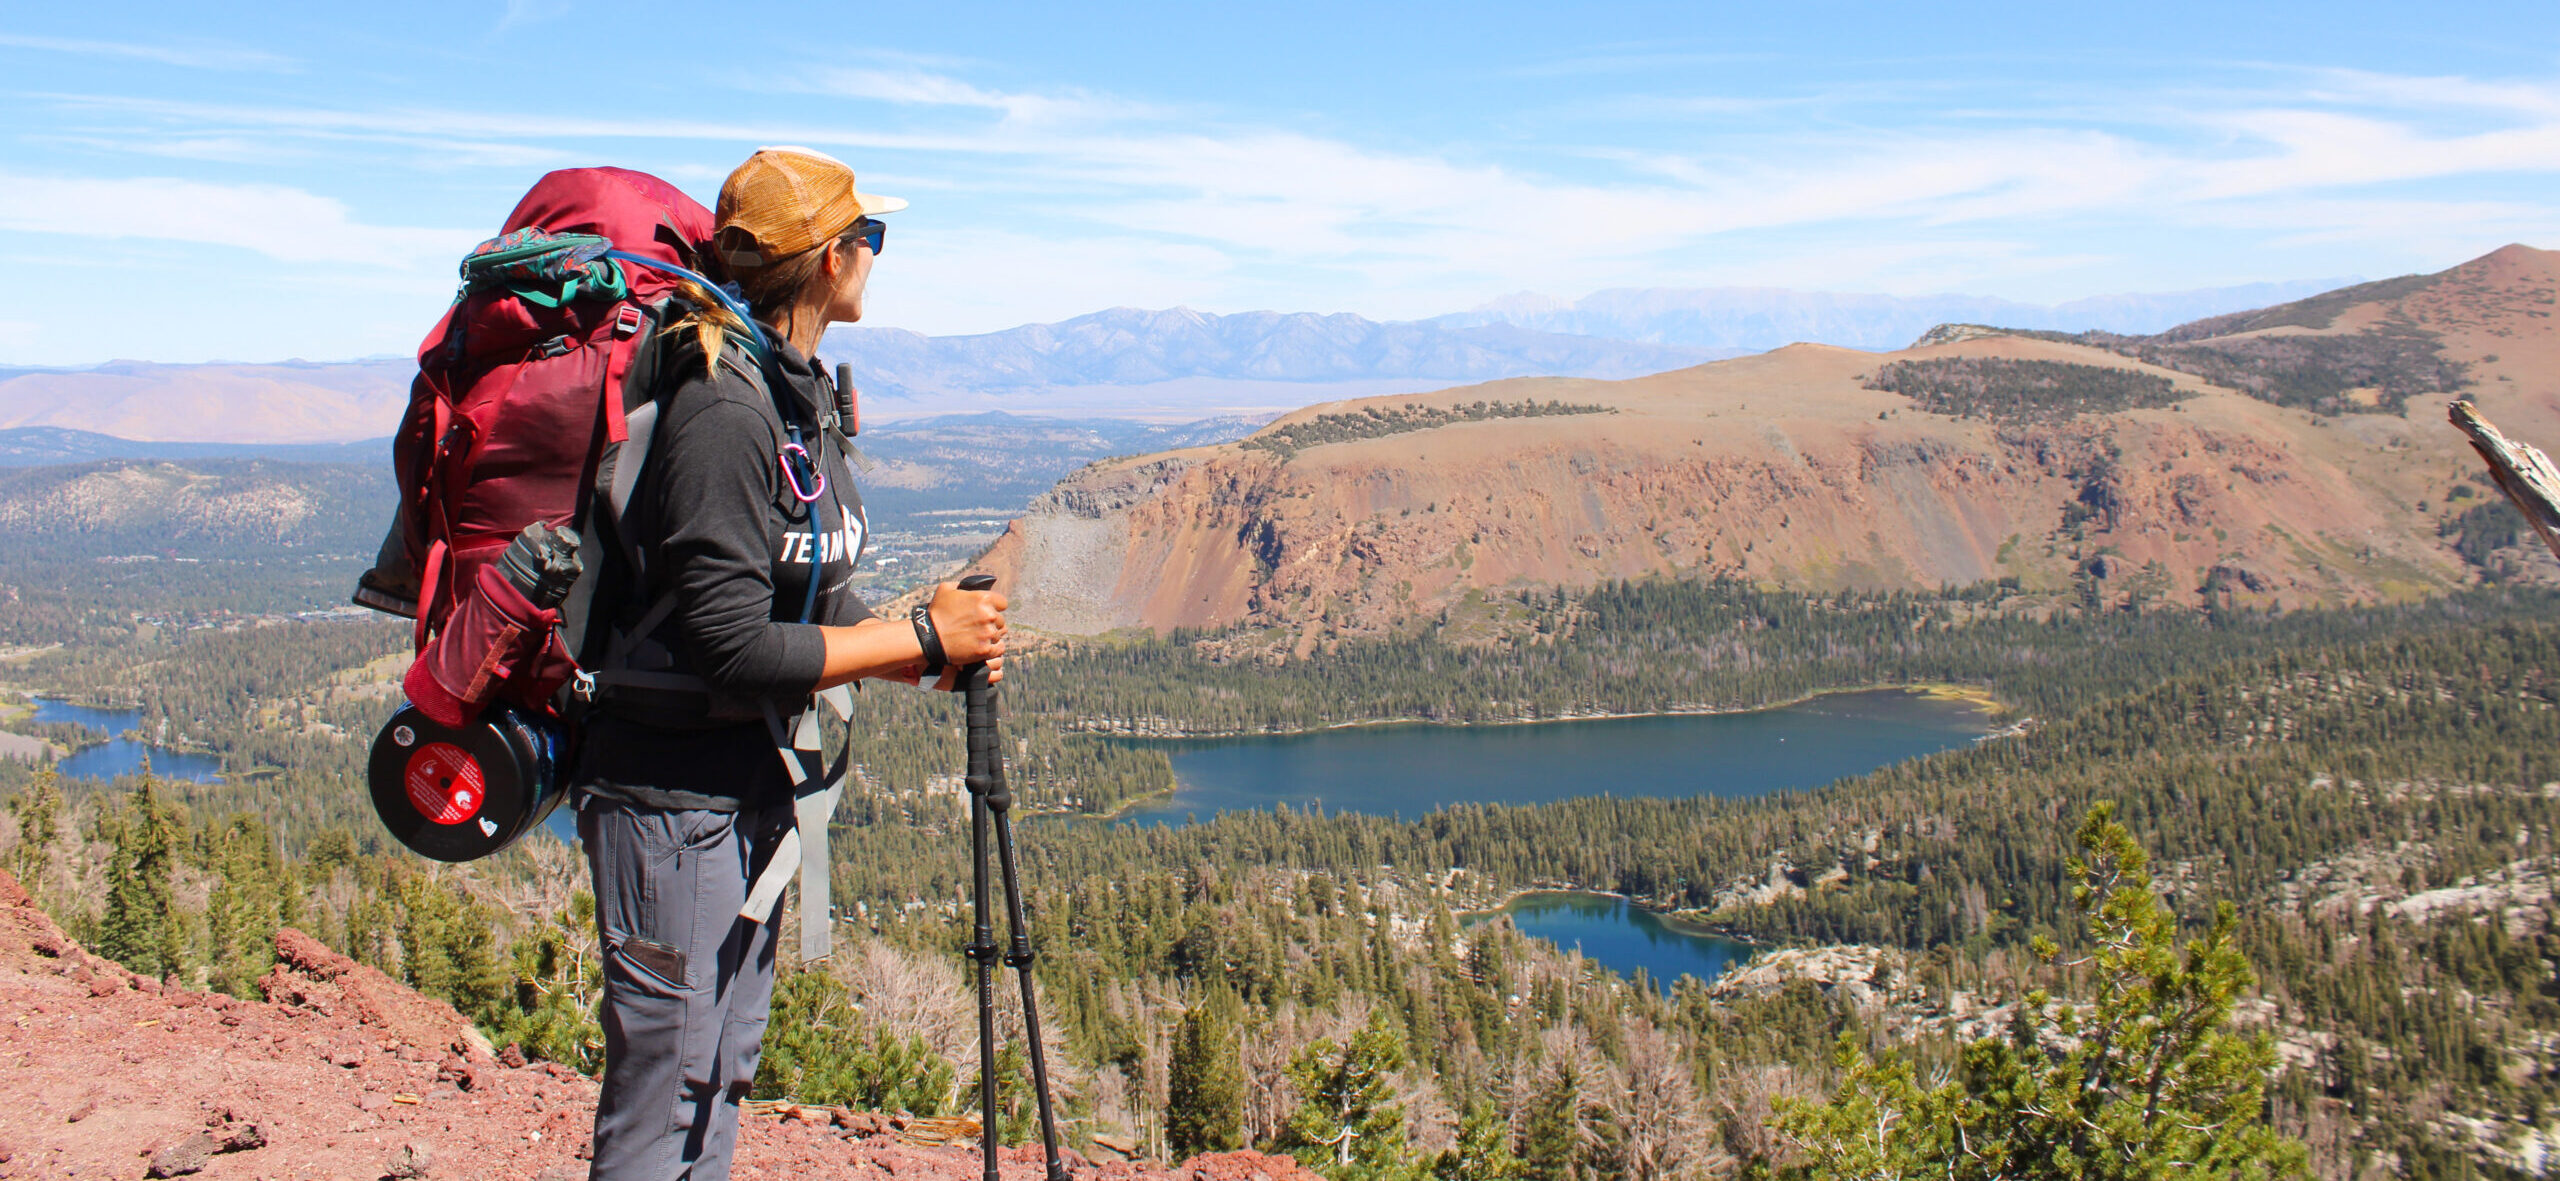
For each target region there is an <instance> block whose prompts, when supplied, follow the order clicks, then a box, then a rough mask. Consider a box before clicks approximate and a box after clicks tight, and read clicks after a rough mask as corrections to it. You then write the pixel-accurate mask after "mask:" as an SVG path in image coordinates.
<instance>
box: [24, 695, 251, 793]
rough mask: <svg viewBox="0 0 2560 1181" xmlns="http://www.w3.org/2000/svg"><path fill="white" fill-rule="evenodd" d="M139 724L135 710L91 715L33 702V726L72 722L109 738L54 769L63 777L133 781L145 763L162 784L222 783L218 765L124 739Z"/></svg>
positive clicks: (87, 710)
mask: <svg viewBox="0 0 2560 1181" xmlns="http://www.w3.org/2000/svg"><path fill="white" fill-rule="evenodd" d="M141 718H142V711H141V710H138V709H96V708H92V707H90V706H86V705H73V704H71V703H70V702H67V701H50V700H46V699H44V698H38V699H37V700H36V716H35V720H36V721H39V722H77V723H79V724H80V725H83V726H87V727H89V728H91V729H95V730H104V731H106V732H107V733H108V734H109V735H111V736H112V737H110V738H108V739H107V741H106V743H105V744H104V745H100V746H92V747H89V748H88V749H86V750H83V751H81V752H79V753H78V754H75V755H72V756H71V757H70V758H67V759H64V760H62V761H61V762H60V763H57V764H55V767H56V769H57V770H59V771H61V772H62V773H63V774H64V775H68V776H71V777H72V778H75V779H113V778H115V777H116V776H118V775H136V774H140V773H141V771H142V763H143V760H145V759H149V760H150V761H151V773H152V774H154V775H157V776H159V777H161V778H163V779H184V780H187V781H189V782H193V783H213V782H217V781H219V780H220V779H221V778H222V760H220V759H217V758H215V757H213V756H211V755H200V754H189V753H187V752H184V751H175V750H167V749H163V748H161V747H156V746H152V745H151V744H149V743H145V742H137V741H135V740H133V739H132V738H128V737H126V736H125V733H126V731H128V730H131V729H132V728H133V726H134V723H136V722H137V721H139V720H141Z"/></svg>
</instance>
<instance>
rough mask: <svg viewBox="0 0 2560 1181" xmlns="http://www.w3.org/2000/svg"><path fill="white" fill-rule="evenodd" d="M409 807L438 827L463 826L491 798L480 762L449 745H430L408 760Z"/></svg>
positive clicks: (447, 743) (419, 749)
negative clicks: (482, 776)
mask: <svg viewBox="0 0 2560 1181" xmlns="http://www.w3.org/2000/svg"><path fill="white" fill-rule="evenodd" d="M407 778H408V783H409V806H411V807H413V808H416V809H417V810H418V815H420V816H424V817H426V818H427V819H429V820H432V821H435V822H436V823H438V824H460V823H462V822H463V821H465V820H469V819H471V817H472V816H473V815H474V814H476V813H478V812H479V811H480V803H481V801H483V800H485V799H487V798H488V796H489V792H488V789H487V787H486V783H485V781H484V780H483V779H482V778H481V776H480V762H479V760H477V759H474V758H472V757H471V755H470V754H469V752H466V751H464V750H463V749H462V748H461V747H458V746H455V745H454V744H452V743H450V742H430V743H428V744H426V745H425V746H422V747H419V748H418V751H417V753H416V754H413V755H410V756H409V772H408V776H407Z"/></svg>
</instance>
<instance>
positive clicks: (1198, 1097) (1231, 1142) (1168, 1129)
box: [1164, 989, 1244, 1160]
mask: <svg viewBox="0 0 2560 1181" xmlns="http://www.w3.org/2000/svg"><path fill="white" fill-rule="evenodd" d="M1234 1007H1236V1001H1235V998H1234V996H1233V994H1231V993H1227V992H1226V991H1225V990H1223V989H1217V990H1214V992H1213V995H1210V996H1204V997H1203V998H1202V999H1201V1003H1199V1004H1196V1005H1193V1006H1192V1007H1191V1009H1190V1011H1189V1012H1186V1013H1184V1014H1183V1015H1182V1027H1181V1029H1180V1030H1179V1031H1178V1032H1177V1033H1176V1034H1175V1035H1174V1042H1173V1062H1172V1065H1171V1072H1170V1073H1171V1084H1170V1093H1171V1097H1170V1100H1169V1101H1168V1103H1167V1105H1166V1110H1165V1117H1164V1122H1165V1140H1166V1142H1167V1143H1168V1144H1169V1145H1171V1147H1172V1150H1173V1156H1174V1158H1175V1159H1177V1160H1179V1159H1182V1158H1184V1157H1188V1156H1193V1155H1196V1154H1199V1153H1203V1152H1232V1151H1234V1150H1236V1149H1239V1148H1242V1147H1244V1062H1243V1060H1242V1058H1240V1057H1239V1056H1238V1054H1237V1052H1236V1044H1235V1043H1236V1036H1235V1022H1234V1019H1233V1017H1232V1016H1231V1014H1230V1012H1229V1010H1230V1009H1232V1008H1234Z"/></svg>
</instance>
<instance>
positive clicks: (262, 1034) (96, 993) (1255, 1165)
mask: <svg viewBox="0 0 2560 1181" xmlns="http://www.w3.org/2000/svg"><path fill="white" fill-rule="evenodd" d="M276 945H277V953H278V958H277V963H276V966H275V969H274V971H273V972H271V973H270V974H269V975H268V976H267V978H266V979H265V981H264V982H263V988H264V990H265V992H266V995H267V998H268V999H267V1000H266V1001H263V1002H252V1001H242V1000H234V999H232V998H230V997H226V996H222V995H219V994H214V993H202V992H191V991H188V990H186V989H183V988H177V987H172V986H168V985H164V984H162V983H159V982H156V981H152V980H148V979H144V978H142V977H139V976H136V975H134V974H133V973H131V972H127V971H125V970H124V969H123V968H121V967H118V966H117V965H115V964H113V963H111V962H109V961H107V960H104V959H100V958H98V957H97V956H94V955H91V954H89V953H88V952H86V951H84V950H83V949H82V948H81V947H80V946H79V945H78V944H76V943H74V942H72V941H71V940H70V939H68V938H66V937H65V936H64V935H63V933H62V931H61V930H60V929H59V928H57V927H56V926H55V925H54V924H53V922H52V920H51V919H49V918H47V917H46V916H45V915H44V913H43V912H42V911H40V910H38V909H37V908H36V907H35V906H34V905H33V904H32V903H31V902H30V900H29V899H28V897H27V895H26V892H25V891H24V890H22V889H20V888H19V886H18V883H17V882H16V881H15V880H14V879H11V878H10V877H9V876H8V875H7V874H6V873H0V1064H5V1066H0V1177H141V1176H144V1175H146V1173H148V1174H150V1175H169V1176H199V1177H205V1178H253V1177H256V1178H282V1177H290V1178H306V1177H317V1178H338V1177H346V1178H374V1177H384V1176H401V1177H407V1176H424V1177H452V1178H544V1179H558V1181H569V1179H572V1178H583V1177H585V1176H586V1172H587V1170H586V1162H585V1161H584V1159H583V1153H584V1149H585V1146H586V1142H587V1132H588V1128H589V1124H590V1121H591V1120H592V1119H593V1117H594V1112H595V1085H594V1084H593V1083H592V1082H590V1081H589V1080H587V1079H585V1078H582V1077H580V1076H578V1075H577V1074H575V1073H572V1072H570V1071H568V1070H564V1069H561V1068H559V1067H557V1066H554V1065H551V1064H547V1063H542V1064H523V1063H521V1062H520V1061H516V1060H512V1059H511V1060H510V1061H500V1060H498V1059H497V1058H494V1057H492V1056H491V1055H490V1054H489V1053H488V1051H487V1049H486V1048H485V1046H483V1045H481V1044H478V1043H477V1041H476V1035H474V1034H472V1033H471V1032H470V1031H469V1028H468V1027H467V1026H466V1025H465V1024H464V1022H463V1021H462V1018H461V1017H460V1015H458V1014H456V1013H455V1012H454V1011H453V1009H452V1008H451V1007H449V1006H446V1005H444V1004H442V1003H441V1002H437V1001H433V1000H430V999H428V998H426V997H423V996H420V995H418V994H417V993H415V992H411V991H410V990H408V989H406V988H404V987H402V986H400V985H399V984H397V983H395V982H393V981H391V980H390V979H388V978H386V977H385V976H383V975H382V974H381V973H380V972H377V971H374V970H373V969H371V968H366V967H362V966H359V965H357V964H355V963H353V962H352V961H350V960H348V959H347V958H346V957H344V956H340V955H338V954H336V953H334V952H331V951H329V950H328V949H327V948H325V947H323V946H321V945H320V944H319V943H318V942H317V941H315V940H312V939H311V938H309V937H308V936H305V935H303V934H302V933H300V932H298V931H292V930H287V931H284V932H281V933H279V935H278V936H277V939H276ZM839 1125H846V1126H839ZM1040 1171H1041V1170H1040V1165H1039V1161H1038V1152H1037V1150H1034V1149H1016V1150H1012V1151H1010V1152H1009V1153H1008V1155H1007V1163H1006V1166H1005V1174H1004V1175H1005V1176H1006V1177H1007V1178H1021V1179H1024V1181H1029V1179H1031V1178H1035V1177H1037V1176H1039V1174H1040ZM1077 1172H1078V1175H1079V1176H1081V1177H1102V1178H1163V1179H1171V1178H1177V1177H1178V1178H1183V1179H1184V1181H1191V1179H1192V1178H1195V1177H1200V1176H1202V1175H1204V1174H1205V1176H1206V1177H1208V1178H1211V1179H1213V1181H1247V1179H1248V1178H1253V1177H1261V1178H1265V1179H1267V1181H1316V1179H1315V1174H1313V1173H1310V1172H1307V1171H1305V1170H1304V1169H1301V1168H1299V1167H1298V1165H1297V1164H1296V1163H1295V1162H1293V1161H1290V1160H1287V1159H1286V1158H1273V1157H1264V1156H1261V1155H1259V1154H1255V1153H1232V1154H1225V1155H1221V1156H1215V1157H1201V1158H1197V1159H1195V1160H1193V1161H1190V1162H1188V1163H1186V1164H1185V1165H1184V1166H1182V1167H1181V1168H1180V1169H1166V1168H1164V1167H1162V1166H1147V1165H1141V1164H1132V1163H1127V1162H1112V1163H1108V1164H1102V1165H1085V1166H1083V1167H1081V1168H1079V1169H1078V1171H1077ZM737 1175H738V1176H740V1177H742V1178H755V1177H777V1178H778V1177H793V1178H800V1177H810V1178H825V1177H849V1178H885V1177H893V1176H894V1177H898V1178H902V1179H903V1178H950V1179H951V1181H975V1179H976V1178H977V1177H978V1176H979V1175H980V1174H979V1164H978V1157H977V1155H976V1153H975V1152H974V1151H971V1150H969V1149H967V1148H965V1147H958V1148H955V1147H923V1146H917V1145H913V1144H909V1143H904V1142H902V1141H901V1139H900V1137H899V1135H898V1132H897V1129H895V1128H892V1127H890V1126H889V1125H888V1124H887V1122H885V1121H882V1120H880V1119H879V1118H878V1117H862V1116H853V1115H851V1114H850V1113H841V1114H840V1113H836V1112H832V1111H829V1110H826V1109H819V1108H803V1109H798V1110H797V1111H796V1112H792V1113H788V1114H785V1115H783V1116H782V1117H780V1118H775V1117H772V1116H750V1117H749V1118H748V1120H747V1126H746V1129H745V1132H744V1134H743V1135H742V1136H741V1137H740V1145H739V1159H738V1170H737Z"/></svg>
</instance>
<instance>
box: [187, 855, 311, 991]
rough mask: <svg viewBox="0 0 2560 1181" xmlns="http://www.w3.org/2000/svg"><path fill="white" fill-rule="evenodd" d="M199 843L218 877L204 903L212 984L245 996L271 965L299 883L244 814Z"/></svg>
mask: <svg viewBox="0 0 2560 1181" xmlns="http://www.w3.org/2000/svg"><path fill="white" fill-rule="evenodd" d="M202 845H203V848H202V858H201V860H202V862H203V863H205V864H209V865H211V867H212V868H213V870H214V872H215V874H216V875H218V877H217V880H216V882H215V883H214V887H213V892H212V894H211V895H210V896H208V897H207V898H206V899H205V936H206V947H205V952H206V958H207V959H208V960H209V961H210V962H211V963H210V966H211V969H212V985H213V987H214V988H215V989H217V990H219V991H222V992H225V993H229V994H230V995H232V996H236V997H244V998H245V997H251V996H253V995H254V994H255V993H256V990H257V984H258V981H259V979H260V978H261V977H263V976H265V975H266V971H267V968H268V966H269V965H270V964H273V963H274V962H275V956H274V953H273V952H272V951H271V950H270V949H271V948H272V946H273V942H274V939H275V934H276V928H278V927H281V926H285V925H287V924H288V923H290V922H291V921H292V919H293V912H294V910H295V907H296V900H297V899H298V898H299V896H300V894H301V887H300V883H299V881H297V880H296V875H294V874H293V873H292V872H291V871H290V869H289V868H288V867H287V866H286V865H285V864H284V863H283V862H282V860H281V859H280V858H279V857H278V856H277V855H276V850H275V846H274V844H273V842H271V841H270V840H269V839H268V836H267V827H266V826H265V825H263V824H260V823H258V821H257V819H256V818H255V817H252V816H250V815H249V814H247V813H245V812H244V813H241V814H239V815H237V816H233V817H232V818H231V819H230V820H229V821H228V822H226V823H224V824H223V825H222V826H221V827H220V828H217V829H213V830H210V831H208V832H206V833H205V834H204V836H203V839H202Z"/></svg>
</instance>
